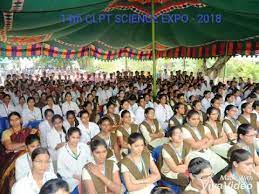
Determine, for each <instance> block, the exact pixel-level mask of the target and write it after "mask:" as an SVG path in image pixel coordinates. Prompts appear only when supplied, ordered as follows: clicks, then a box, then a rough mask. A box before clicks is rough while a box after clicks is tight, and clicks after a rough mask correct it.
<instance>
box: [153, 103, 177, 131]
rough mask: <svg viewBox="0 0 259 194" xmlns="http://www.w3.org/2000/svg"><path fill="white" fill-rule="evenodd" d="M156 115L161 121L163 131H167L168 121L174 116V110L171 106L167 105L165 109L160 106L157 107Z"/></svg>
mask: <svg viewBox="0 0 259 194" xmlns="http://www.w3.org/2000/svg"><path fill="white" fill-rule="evenodd" d="M155 114H156V118H157V120H158V121H159V123H160V125H161V127H162V129H164V130H165V129H167V128H168V121H169V119H170V118H171V117H172V116H173V110H172V108H171V106H169V105H167V104H166V105H165V107H163V106H162V105H161V104H159V105H157V106H156V107H155Z"/></svg>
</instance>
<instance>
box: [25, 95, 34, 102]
mask: <svg viewBox="0 0 259 194" xmlns="http://www.w3.org/2000/svg"><path fill="white" fill-rule="evenodd" d="M30 100H33V101H34V102H35V98H34V97H32V96H30V97H28V98H27V103H29V101H30Z"/></svg>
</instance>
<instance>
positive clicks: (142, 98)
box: [137, 96, 145, 104]
mask: <svg viewBox="0 0 259 194" xmlns="http://www.w3.org/2000/svg"><path fill="white" fill-rule="evenodd" d="M141 100H144V101H145V98H144V96H140V97H139V98H138V101H137V103H138V104H140V101H141Z"/></svg>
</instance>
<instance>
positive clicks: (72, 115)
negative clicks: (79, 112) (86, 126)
mask: <svg viewBox="0 0 259 194" xmlns="http://www.w3.org/2000/svg"><path fill="white" fill-rule="evenodd" d="M66 119H67V121H68V122H69V123H70V124H74V122H75V120H76V113H75V111H73V110H69V111H67V113H66Z"/></svg>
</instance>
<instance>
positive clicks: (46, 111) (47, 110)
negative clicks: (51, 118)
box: [44, 108, 54, 117]
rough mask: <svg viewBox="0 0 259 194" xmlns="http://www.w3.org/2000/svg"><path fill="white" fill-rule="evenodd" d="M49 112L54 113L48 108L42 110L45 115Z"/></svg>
mask: <svg viewBox="0 0 259 194" xmlns="http://www.w3.org/2000/svg"><path fill="white" fill-rule="evenodd" d="M49 112H51V113H52V114H53V115H54V111H53V110H52V109H50V108H48V109H46V110H45V111H44V116H45V117H46V116H47V114H48V113H49Z"/></svg>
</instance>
